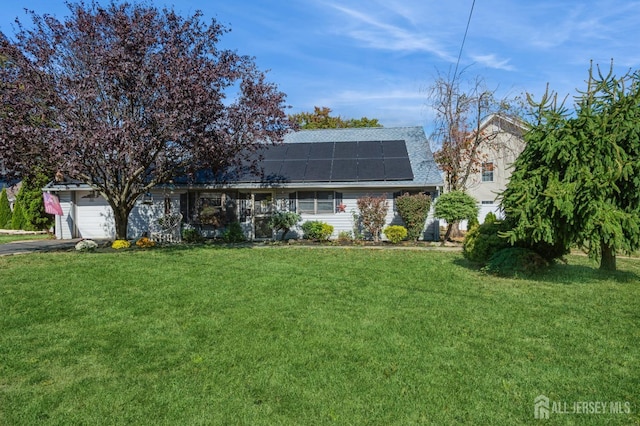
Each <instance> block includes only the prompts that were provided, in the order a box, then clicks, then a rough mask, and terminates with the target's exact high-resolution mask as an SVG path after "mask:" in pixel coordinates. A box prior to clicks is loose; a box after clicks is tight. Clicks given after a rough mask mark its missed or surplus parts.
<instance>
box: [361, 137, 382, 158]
mask: <svg viewBox="0 0 640 426" xmlns="http://www.w3.org/2000/svg"><path fill="white" fill-rule="evenodd" d="M358 158H382V144H381V143H380V141H362V142H358Z"/></svg>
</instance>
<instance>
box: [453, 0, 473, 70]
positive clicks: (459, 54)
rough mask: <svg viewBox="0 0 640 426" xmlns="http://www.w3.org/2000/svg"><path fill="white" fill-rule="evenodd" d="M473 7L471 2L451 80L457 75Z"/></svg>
mask: <svg viewBox="0 0 640 426" xmlns="http://www.w3.org/2000/svg"><path fill="white" fill-rule="evenodd" d="M475 5H476V0H473V3H471V10H470V11H469V19H468V20H467V28H466V29H465V30H464V37H462V45H460V52H459V53H458V61H457V62H456V70H455V71H454V72H453V80H455V79H456V76H457V75H458V65H460V58H461V57H462V49H463V48H464V42H465V40H466V39H467V33H468V32H469V24H471V15H473V7H474V6H475ZM453 80H452V81H453Z"/></svg>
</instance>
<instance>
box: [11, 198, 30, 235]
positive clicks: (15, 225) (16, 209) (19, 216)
mask: <svg viewBox="0 0 640 426" xmlns="http://www.w3.org/2000/svg"><path fill="white" fill-rule="evenodd" d="M26 223H27V220H26V218H25V216H24V209H23V207H22V202H21V201H19V200H17V199H16V203H15V204H14V206H13V215H12V217H11V229H15V230H20V229H23V230H24V228H25V226H26Z"/></svg>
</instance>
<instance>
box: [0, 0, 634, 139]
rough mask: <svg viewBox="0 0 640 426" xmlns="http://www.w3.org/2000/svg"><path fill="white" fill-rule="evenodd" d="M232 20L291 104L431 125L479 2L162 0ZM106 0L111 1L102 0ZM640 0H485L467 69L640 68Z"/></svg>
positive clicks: (55, 9) (30, 4)
mask: <svg viewBox="0 0 640 426" xmlns="http://www.w3.org/2000/svg"><path fill="white" fill-rule="evenodd" d="M152 2H153V4H155V5H157V6H165V5H168V6H171V5H173V6H174V8H175V9H176V10H177V11H178V12H180V13H182V14H191V13H193V12H194V11H195V10H202V11H203V13H204V16H205V18H206V19H211V18H215V19H217V20H218V21H219V22H221V23H224V24H227V25H228V26H229V27H230V28H231V30H232V31H231V33H229V34H226V35H225V36H224V38H223V40H222V44H223V45H224V47H227V48H232V49H235V50H237V51H238V52H239V53H242V54H247V55H251V56H254V57H255V58H256V62H257V64H258V66H259V67H260V68H261V69H263V70H270V71H269V73H268V76H269V80H270V81H272V82H274V83H276V84H278V86H279V87H280V89H281V90H282V91H283V92H285V93H286V94H287V103H288V104H289V105H291V107H292V108H291V109H290V110H289V112H290V113H296V112H301V111H311V110H312V109H313V106H314V105H317V106H327V107H330V108H331V109H333V111H334V114H335V115H340V116H342V117H343V118H359V117H363V116H366V117H369V118H377V119H379V120H380V122H381V123H382V124H383V125H384V126H385V127H391V126H416V125H421V126H425V127H429V123H430V122H431V121H432V119H433V115H432V112H431V110H430V108H429V107H428V106H427V99H426V97H427V91H428V88H429V87H430V86H431V85H432V84H433V81H434V79H435V78H436V76H437V74H438V73H441V74H447V73H448V72H450V71H452V70H453V69H454V68H455V65H456V61H457V58H458V54H459V51H460V46H461V43H462V39H463V35H464V31H465V27H466V24H467V20H468V18H469V12H470V10H471V5H472V0H450V1H446V0H437V1H434V0H383V1H377V0H287V1H285V0H233V1H230V0H219V1H205V0H180V1H175V2H174V3H171V2H161V1H152ZM99 3H103V2H101V1H99ZM25 8H27V9H30V10H34V11H35V12H37V13H39V14H43V13H49V14H52V15H55V16H56V17H58V18H63V17H64V16H66V14H67V12H68V10H67V8H66V6H65V5H64V1H63V0H22V1H13V2H9V1H7V2H5V4H3V6H2V8H1V9H0V30H1V31H3V32H4V33H5V34H8V35H11V34H12V33H13V29H12V22H13V21H14V19H15V18H16V17H19V18H20V19H21V20H22V21H23V22H26V21H27V17H26V15H25V14H24V9H25ZM637 40H640V1H621V0H597V1H596V0H581V1H578V0H535V1H531V0H476V4H475V7H474V10H473V15H472V17H471V22H470V27H469V32H468V35H467V39H466V42H465V45H464V49H463V51H462V55H461V59H460V65H459V69H461V70H463V69H464V74H463V76H466V77H467V78H475V77H476V76H479V77H482V78H484V79H485V81H486V83H487V86H488V87H489V89H492V90H494V89H495V90H496V91H497V94H498V95H499V96H500V97H505V96H516V95H519V94H521V93H523V92H529V93H532V94H533V95H534V96H535V97H537V98H539V96H540V95H541V94H542V93H543V92H544V88H545V86H546V84H547V83H549V84H550V87H551V88H552V89H554V90H556V91H557V92H559V93H560V94H561V95H563V96H564V95H566V94H569V93H570V94H575V93H576V92H575V89H576V88H583V87H584V80H585V78H586V77H587V70H588V68H589V61H590V60H593V61H594V62H595V63H599V64H604V65H605V66H606V67H608V64H609V62H610V60H611V59H612V58H613V60H614V64H615V67H616V71H617V72H619V73H620V72H624V71H626V70H628V69H630V68H631V69H640V47H639V46H640V45H638V41H637Z"/></svg>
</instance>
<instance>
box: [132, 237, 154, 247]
mask: <svg viewBox="0 0 640 426" xmlns="http://www.w3.org/2000/svg"><path fill="white" fill-rule="evenodd" d="M155 245H156V243H155V241H153V240H150V239H149V238H147V237H142V238H140V239H139V240H138V241H136V247H140V248H149V247H153V246H155Z"/></svg>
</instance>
